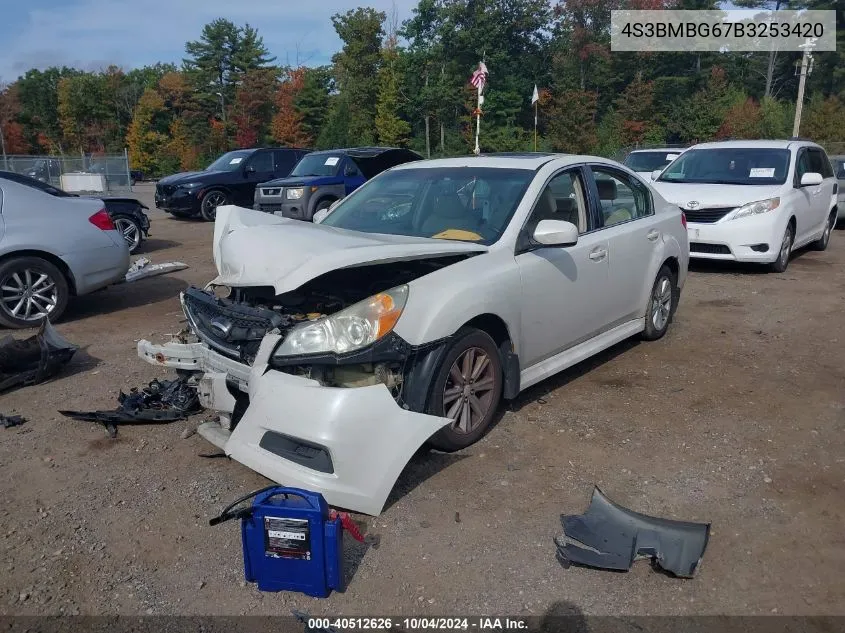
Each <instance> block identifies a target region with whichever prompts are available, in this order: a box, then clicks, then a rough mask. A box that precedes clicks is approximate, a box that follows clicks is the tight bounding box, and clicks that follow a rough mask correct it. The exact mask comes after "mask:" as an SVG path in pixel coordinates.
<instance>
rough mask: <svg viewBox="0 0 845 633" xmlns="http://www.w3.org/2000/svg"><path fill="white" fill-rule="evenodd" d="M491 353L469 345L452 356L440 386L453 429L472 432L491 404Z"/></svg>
mask: <svg viewBox="0 0 845 633" xmlns="http://www.w3.org/2000/svg"><path fill="white" fill-rule="evenodd" d="M493 372H494V367H493V363H492V361H491V360H490V357H489V356H488V355H487V352H485V351H484V350H483V349H481V348H480V347H470V348H468V349H466V350H464V352H463V353H462V354H461V355H460V356H458V357H457V358H456V359H455V362H454V363H452V367H451V368H450V369H449V376H448V378H447V379H446V385H445V386H444V387H443V409H444V411H445V412H446V413H445V417H447V418H451V419H452V429H453V430H455V431H457V432H459V433H472V432H473V431H474V430H475V429H477V428H478V425H479V424H481V422H482V421H483V420H484V418H485V417H486V416H487V413H488V412H489V411H490V407H491V406H493V387H494V385H495V380H496V377H495V376H494V374H493Z"/></svg>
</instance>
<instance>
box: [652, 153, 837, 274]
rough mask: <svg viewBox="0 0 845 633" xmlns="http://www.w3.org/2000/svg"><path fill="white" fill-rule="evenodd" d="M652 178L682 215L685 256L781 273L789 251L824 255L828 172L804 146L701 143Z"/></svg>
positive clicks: (831, 191) (830, 214)
mask: <svg viewBox="0 0 845 633" xmlns="http://www.w3.org/2000/svg"><path fill="white" fill-rule="evenodd" d="M653 178H654V182H653V183H652V184H653V186H654V188H655V189H657V191H658V192H660V195H661V196H663V197H664V198H665V199H666V200H669V201H670V202H672V203H673V204H676V205H678V206H679V207H680V208H681V209H682V210H683V212H684V213H685V214H686V218H687V228H688V231H689V243H690V257H698V258H707V259H723V260H734V261H740V262H755V263H761V264H768V265H769V266H770V268H771V269H772V270H773V271H775V272H783V271H784V270H786V267H787V266H788V265H789V255H790V253H791V252H792V251H793V250H794V249H796V248H799V247H801V246H804V245H806V244H811V245H812V246H813V247H814V248H816V249H818V250H824V249H826V248H827V245H828V242H829V241H830V234H831V230H832V229H833V227H834V225H835V224H836V215H837V211H836V202H837V189H838V183H837V181H836V177H835V176H834V172H833V167H832V166H831V163H830V160H829V159H828V157H827V154H825V152H824V150H823V149H822V148H821V147H820V146H819V145H816V144H815V143H811V142H809V141H802V140H792V141H723V142H718V143H702V144H700V145H695V146H694V147H692V148H690V149H688V150H687V151H685V152H684V153H683V154H682V155H681V156H680V157H678V159H677V160H675V161H674V162H673V163H672V164H671V165H669V166H668V167H666V168H665V169H663V170H662V172H660V173H659V174H658V173H656V172H655V174H654V175H653Z"/></svg>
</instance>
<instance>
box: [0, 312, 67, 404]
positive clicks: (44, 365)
mask: <svg viewBox="0 0 845 633" xmlns="http://www.w3.org/2000/svg"><path fill="white" fill-rule="evenodd" d="M77 349H78V348H77V347H76V345H74V344H73V343H70V342H68V341H67V340H65V339H64V337H63V336H62V335H61V334H59V333H58V332H56V330H55V329H54V328H53V326H52V325H50V322H49V321H48V320H46V319H45V320H44V321H43V322H42V323H41V327H40V328H39V329H38V332H37V333H36V334H35V336H30V337H29V338H25V339H15V338H13V337H11V336H4V337H3V338H2V339H0V392H2V391H6V390H7V389H11V388H13V387H21V386H25V385H36V384H38V383H41V382H44V381H45V380H47V379H48V378H51V377H53V376H55V375H56V374H57V373H59V371H60V370H61V368H62V367H64V366H65V365H66V364H67V363H68V361H70V359H71V358H73V355H74V353H75V352H76V350H77Z"/></svg>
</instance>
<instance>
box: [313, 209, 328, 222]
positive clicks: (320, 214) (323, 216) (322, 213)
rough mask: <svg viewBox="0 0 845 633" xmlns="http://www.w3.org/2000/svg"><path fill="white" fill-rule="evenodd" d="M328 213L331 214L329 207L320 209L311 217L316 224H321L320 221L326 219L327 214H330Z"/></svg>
mask: <svg viewBox="0 0 845 633" xmlns="http://www.w3.org/2000/svg"><path fill="white" fill-rule="evenodd" d="M328 215H329V209H320V210H319V211H317V213H315V214H314V217H313V218H311V221H312V222H313V223H314V224H319V223H320V222H322V221H323V220H325V219H326V216H328Z"/></svg>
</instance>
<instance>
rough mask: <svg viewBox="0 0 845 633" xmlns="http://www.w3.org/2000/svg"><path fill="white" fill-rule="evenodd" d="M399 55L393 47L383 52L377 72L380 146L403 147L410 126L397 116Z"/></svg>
mask: <svg viewBox="0 0 845 633" xmlns="http://www.w3.org/2000/svg"><path fill="white" fill-rule="evenodd" d="M398 60H399V54H398V53H397V52H396V49H395V46H388V47H386V48H385V50H384V54H383V62H382V66H381V69H380V70H379V93H378V102H377V104H376V120H375V124H376V133H377V135H378V141H379V143H380V144H382V145H390V146H393V147H398V146H405V145H406V144H407V142H408V135H409V134H410V133H411V126H410V125H409V124H408V122H407V121H404V120H403V119H402V118H401V117H400V116H399V114H398V112H399V72H398Z"/></svg>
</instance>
